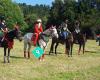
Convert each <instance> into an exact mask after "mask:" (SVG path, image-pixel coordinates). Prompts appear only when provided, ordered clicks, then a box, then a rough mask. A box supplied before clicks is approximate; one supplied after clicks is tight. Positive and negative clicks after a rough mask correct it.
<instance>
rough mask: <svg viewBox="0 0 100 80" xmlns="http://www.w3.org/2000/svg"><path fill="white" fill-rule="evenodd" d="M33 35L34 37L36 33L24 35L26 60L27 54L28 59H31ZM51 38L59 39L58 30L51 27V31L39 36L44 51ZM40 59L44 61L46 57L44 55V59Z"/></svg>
mask: <svg viewBox="0 0 100 80" xmlns="http://www.w3.org/2000/svg"><path fill="white" fill-rule="evenodd" d="M32 35H34V33H27V34H25V35H24V57H25V58H26V52H27V53H28V58H30V49H31V46H32V45H33V42H32V41H31V38H32ZM50 37H57V38H58V33H57V30H56V28H55V27H53V26H52V27H50V28H49V29H47V30H45V31H44V32H42V33H41V34H40V36H39V40H38V45H39V46H40V47H41V48H42V49H43V50H45V47H46V46H47V43H48V41H49V38H50ZM27 49H28V50H27ZM39 59H40V60H43V59H44V55H42V57H40V58H39Z"/></svg>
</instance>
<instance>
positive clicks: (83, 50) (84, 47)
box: [83, 43, 85, 54]
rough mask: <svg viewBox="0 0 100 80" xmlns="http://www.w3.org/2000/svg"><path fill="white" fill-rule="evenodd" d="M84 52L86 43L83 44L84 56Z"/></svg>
mask: <svg viewBox="0 0 100 80" xmlns="http://www.w3.org/2000/svg"><path fill="white" fill-rule="evenodd" d="M84 52H85V43H84V44H83V54H84Z"/></svg>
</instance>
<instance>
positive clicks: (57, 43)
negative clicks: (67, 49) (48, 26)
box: [55, 42, 59, 55]
mask: <svg viewBox="0 0 100 80" xmlns="http://www.w3.org/2000/svg"><path fill="white" fill-rule="evenodd" d="M58 45H59V43H58V42H57V43H56V45H55V54H56V55H57V51H56V50H57V47H58Z"/></svg>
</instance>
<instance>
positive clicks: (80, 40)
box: [49, 30, 86, 57]
mask: <svg viewBox="0 0 100 80" xmlns="http://www.w3.org/2000/svg"><path fill="white" fill-rule="evenodd" d="M58 32H59V30H58ZM75 34H76V33H75V32H72V33H69V35H68V36H67V38H66V40H64V39H60V37H59V38H55V37H53V38H52V43H51V48H50V51H49V55H50V53H53V47H54V45H55V44H56V45H55V54H56V55H57V51H56V49H57V47H58V45H59V43H61V44H65V48H66V49H65V53H67V54H68V57H70V56H71V57H72V49H73V45H74V44H79V50H78V55H79V54H80V51H81V47H82V46H83V54H84V52H85V43H86V34H83V33H81V32H80V33H78V34H77V35H75ZM59 36H60V34H59ZM76 37H77V38H76ZM76 39H77V42H76Z"/></svg>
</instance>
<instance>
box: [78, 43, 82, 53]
mask: <svg viewBox="0 0 100 80" xmlns="http://www.w3.org/2000/svg"><path fill="white" fill-rule="evenodd" d="M81 46H82V44H79V50H78V55H80V51H81Z"/></svg>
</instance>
